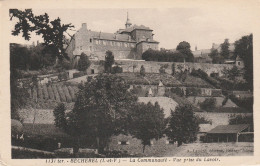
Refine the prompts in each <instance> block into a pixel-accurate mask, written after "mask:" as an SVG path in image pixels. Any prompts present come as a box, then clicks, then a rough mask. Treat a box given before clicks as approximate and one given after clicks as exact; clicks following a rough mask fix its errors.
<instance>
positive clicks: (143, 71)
mask: <svg viewBox="0 0 260 166" xmlns="http://www.w3.org/2000/svg"><path fill="white" fill-rule="evenodd" d="M140 75H141V76H143V77H144V76H145V68H144V66H143V65H142V66H141V68H140Z"/></svg>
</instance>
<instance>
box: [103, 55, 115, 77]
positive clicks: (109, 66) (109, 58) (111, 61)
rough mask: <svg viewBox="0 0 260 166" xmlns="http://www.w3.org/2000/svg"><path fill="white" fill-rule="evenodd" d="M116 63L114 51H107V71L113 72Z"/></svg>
mask: <svg viewBox="0 0 260 166" xmlns="http://www.w3.org/2000/svg"><path fill="white" fill-rule="evenodd" d="M114 63H115V59H114V55H113V52H112V51H109V50H108V51H107V52H106V56H105V72H107V73H111V69H112V65H113V64H114Z"/></svg>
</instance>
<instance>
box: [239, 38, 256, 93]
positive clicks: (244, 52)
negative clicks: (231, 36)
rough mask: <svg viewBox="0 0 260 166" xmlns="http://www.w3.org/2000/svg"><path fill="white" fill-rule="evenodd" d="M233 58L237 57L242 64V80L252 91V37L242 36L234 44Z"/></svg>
mask: <svg viewBox="0 0 260 166" xmlns="http://www.w3.org/2000/svg"><path fill="white" fill-rule="evenodd" d="M235 56H239V57H240V58H241V59H242V60H243V62H244V65H245V67H244V69H245V74H244V78H245V80H246V81H247V82H248V84H249V87H250V90H253V82H254V81H253V35H252V34H250V35H248V36H243V37H242V38H241V39H239V40H237V41H236V42H235Z"/></svg>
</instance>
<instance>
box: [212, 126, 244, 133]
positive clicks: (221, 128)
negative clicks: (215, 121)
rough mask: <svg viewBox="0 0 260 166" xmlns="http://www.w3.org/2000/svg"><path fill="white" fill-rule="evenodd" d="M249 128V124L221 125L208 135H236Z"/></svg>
mask: <svg viewBox="0 0 260 166" xmlns="http://www.w3.org/2000/svg"><path fill="white" fill-rule="evenodd" d="M248 127H249V124H236V125H219V126H217V127H215V128H214V129H212V130H210V131H209V132H208V134H232V133H233V134H235V133H239V132H241V131H243V130H245V129H246V128H248Z"/></svg>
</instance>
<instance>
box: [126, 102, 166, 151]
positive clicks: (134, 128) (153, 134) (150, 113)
mask: <svg viewBox="0 0 260 166" xmlns="http://www.w3.org/2000/svg"><path fill="white" fill-rule="evenodd" d="M131 117H132V121H131V129H130V133H131V134H132V135H133V136H134V137H135V138H137V139H140V140H141V141H142V144H143V153H144V151H145V146H147V145H150V141H151V139H156V140H158V139H159V138H161V137H162V135H163V132H164V130H165V121H164V113H163V109H161V108H160V106H159V104H158V102H156V103H155V104H154V105H152V104H151V103H150V102H149V103H147V104H144V103H140V104H138V105H137V106H136V107H135V109H133V110H132V114H131Z"/></svg>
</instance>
